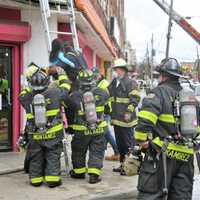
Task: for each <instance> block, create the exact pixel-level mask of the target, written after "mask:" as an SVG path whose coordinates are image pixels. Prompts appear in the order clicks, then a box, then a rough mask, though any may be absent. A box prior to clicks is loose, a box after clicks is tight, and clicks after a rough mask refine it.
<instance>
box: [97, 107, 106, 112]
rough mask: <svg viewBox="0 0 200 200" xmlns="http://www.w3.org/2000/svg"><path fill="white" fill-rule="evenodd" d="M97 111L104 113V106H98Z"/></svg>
mask: <svg viewBox="0 0 200 200" xmlns="http://www.w3.org/2000/svg"><path fill="white" fill-rule="evenodd" d="M96 111H97V112H104V106H97V107H96Z"/></svg>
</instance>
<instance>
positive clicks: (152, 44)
mask: <svg viewBox="0 0 200 200" xmlns="http://www.w3.org/2000/svg"><path fill="white" fill-rule="evenodd" d="M153 46H154V40H153V33H152V37H151V69H150V79H151V88H152V85H153V66H154V59H153V57H154V56H155V50H154V48H153Z"/></svg>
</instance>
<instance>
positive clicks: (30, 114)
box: [26, 113, 34, 119]
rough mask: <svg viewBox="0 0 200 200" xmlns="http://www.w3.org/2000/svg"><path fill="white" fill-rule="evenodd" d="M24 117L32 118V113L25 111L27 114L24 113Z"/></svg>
mask: <svg viewBox="0 0 200 200" xmlns="http://www.w3.org/2000/svg"><path fill="white" fill-rule="evenodd" d="M26 118H27V119H33V118H34V116H33V114H32V113H27V114H26Z"/></svg>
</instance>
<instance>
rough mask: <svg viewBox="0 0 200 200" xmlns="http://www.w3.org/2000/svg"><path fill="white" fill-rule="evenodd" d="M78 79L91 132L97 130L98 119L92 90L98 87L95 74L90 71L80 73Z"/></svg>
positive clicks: (83, 107)
mask: <svg viewBox="0 0 200 200" xmlns="http://www.w3.org/2000/svg"><path fill="white" fill-rule="evenodd" d="M78 79H79V83H80V89H81V91H82V92H83V96H82V97H83V102H82V109H83V111H84V113H85V119H86V122H87V126H88V127H89V128H90V129H91V130H95V129H96V124H97V121H98V118H97V112H96V104H95V97H94V94H93V92H92V89H93V88H94V86H95V85H96V84H95V80H94V75H93V72H92V71H90V70H83V71H80V72H79V75H78Z"/></svg>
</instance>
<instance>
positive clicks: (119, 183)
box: [0, 150, 200, 200]
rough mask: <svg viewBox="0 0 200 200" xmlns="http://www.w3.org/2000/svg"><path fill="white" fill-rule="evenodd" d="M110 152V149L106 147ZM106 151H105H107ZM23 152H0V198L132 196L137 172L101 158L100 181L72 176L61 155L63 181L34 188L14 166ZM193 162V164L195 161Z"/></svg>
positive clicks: (109, 199) (106, 199) (107, 199)
mask: <svg viewBox="0 0 200 200" xmlns="http://www.w3.org/2000/svg"><path fill="white" fill-rule="evenodd" d="M108 152H109V153H110V152H111V151H110V150H108ZM108 152H107V153H108ZM23 160H24V153H13V152H10V153H3V152H1V153H0V174H2V173H6V175H0V200H13V199H14V200H47V199H48V200H80V199H81V200H114V199H116V200H128V199H131V200H135V199H136V195H137V190H136V185H137V176H132V177H126V176H120V175H119V174H118V173H113V172H112V168H113V166H116V165H118V162H110V161H104V172H103V174H102V182H100V183H98V184H94V185H91V184H89V183H88V177H87V178H86V179H85V180H74V179H71V178H70V177H69V176H67V175H66V174H65V172H64V159H63V158H62V180H63V185H62V186H60V187H59V188H54V189H49V188H48V187H47V186H46V185H42V186H41V187H39V188H34V187H32V186H30V185H29V180H28V175H27V174H25V173H24V172H23V171H20V172H18V173H11V174H9V173H10V172H16V171H18V170H22V168H23ZM195 165H196V164H195ZM195 171H196V172H195V174H196V175H195V178H194V190H193V200H199V197H200V190H199V186H200V176H199V175H198V171H197V168H196V170H195Z"/></svg>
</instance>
